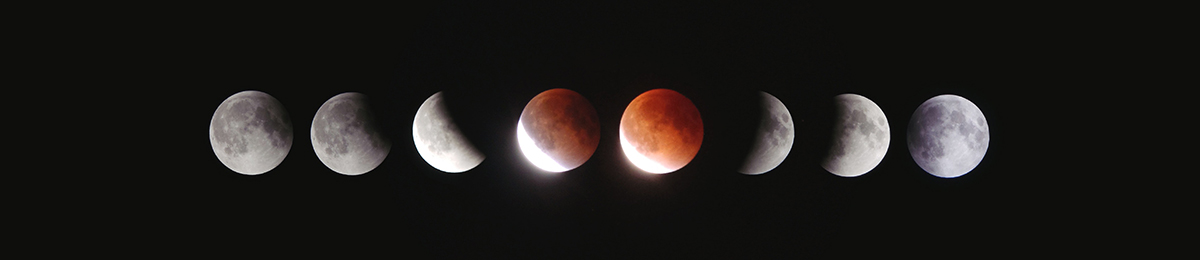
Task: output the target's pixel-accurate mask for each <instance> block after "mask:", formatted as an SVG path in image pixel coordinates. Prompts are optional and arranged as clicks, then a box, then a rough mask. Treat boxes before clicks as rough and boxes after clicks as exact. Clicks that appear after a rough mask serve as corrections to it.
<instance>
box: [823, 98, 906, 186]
mask: <svg viewBox="0 0 1200 260" xmlns="http://www.w3.org/2000/svg"><path fill="white" fill-rule="evenodd" d="M834 100H835V105H836V106H837V115H836V117H837V118H836V119H835V122H834V125H833V136H832V144H831V145H830V147H829V153H828V155H826V157H825V160H824V161H822V162H821V167H822V168H825V170H826V171H829V172H830V173H833V174H834V175H837V176H842V177H858V176H861V175H863V174H866V173H867V172H869V171H871V170H872V169H875V166H878V165H879V162H880V161H883V156H884V155H885V154H887V150H888V143H890V142H891V140H892V135H891V128H890V127H889V126H888V121H887V116H886V115H884V114H883V109H879V105H876V104H875V102H873V101H871V100H870V99H867V98H866V97H863V96H860V95H857V94H841V95H837V96H836V97H834Z"/></svg>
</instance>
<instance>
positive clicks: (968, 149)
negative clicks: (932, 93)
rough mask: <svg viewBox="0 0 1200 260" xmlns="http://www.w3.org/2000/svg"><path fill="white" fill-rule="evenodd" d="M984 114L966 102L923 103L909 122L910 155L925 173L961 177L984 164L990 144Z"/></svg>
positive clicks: (946, 97) (948, 99)
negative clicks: (984, 157)
mask: <svg viewBox="0 0 1200 260" xmlns="http://www.w3.org/2000/svg"><path fill="white" fill-rule="evenodd" d="M989 135H990V134H989V131H988V124H987V119H985V118H984V117H983V111H980V110H979V107H977V106H975V103H971V101H970V100H967V99H966V98H963V97H960V96H956V95H940V96H936V97H933V98H930V99H929V100H926V101H925V103H921V106H920V107H917V111H916V112H913V116H912V120H911V121H909V122H908V151H909V153H910V154H912V157H913V160H914V161H916V162H917V165H919V166H921V169H924V170H925V171H926V172H929V173H930V174H933V175H934V176H938V177H942V178H954V177H958V176H962V175H964V174H967V172H970V171H971V170H973V169H975V166H978V165H979V162H981V161H983V155H984V154H985V153H987V148H988V142H989V141H990V136H989Z"/></svg>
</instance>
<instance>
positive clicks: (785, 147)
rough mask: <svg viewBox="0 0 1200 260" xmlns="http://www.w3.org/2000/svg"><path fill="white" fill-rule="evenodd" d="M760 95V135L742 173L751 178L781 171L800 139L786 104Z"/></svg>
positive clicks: (770, 96) (769, 96)
mask: <svg viewBox="0 0 1200 260" xmlns="http://www.w3.org/2000/svg"><path fill="white" fill-rule="evenodd" d="M758 94H759V98H760V102H759V103H760V108H761V109H762V118H761V119H759V123H758V133H757V134H755V137H754V144H753V148H751V149H750V154H748V155H746V160H745V162H743V163H742V167H741V169H739V170H738V171H739V172H741V173H743V174H749V175H759V174H763V173H765V172H768V171H771V170H772V169H775V167H778V166H779V164H780V163H783V159H784V158H787V155H788V153H790V152H791V151H792V143H793V141H795V138H796V128H795V125H793V124H792V113H791V112H788V109H787V107H786V106H784V105H783V102H781V101H779V99H778V98H775V96H772V95H771V94H768V93H767V92H759V93H758Z"/></svg>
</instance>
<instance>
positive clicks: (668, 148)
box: [620, 88, 704, 174]
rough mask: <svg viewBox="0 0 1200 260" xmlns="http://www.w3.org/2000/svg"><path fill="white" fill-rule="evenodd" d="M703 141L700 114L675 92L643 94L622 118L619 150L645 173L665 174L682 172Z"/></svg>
mask: <svg viewBox="0 0 1200 260" xmlns="http://www.w3.org/2000/svg"><path fill="white" fill-rule="evenodd" d="M703 139H704V123H703V122H702V121H701V119H700V110H698V109H696V105H695V104H693V103H692V101H691V100H690V99H688V98H687V97H684V96H683V94H679V92H675V91H674V90H669V89H661V88H660V89H653V90H650V91H646V92H645V93H642V94H641V95H638V96H637V98H634V99H633V101H632V102H630V103H629V106H628V107H626V108H625V113H623V114H622V115H621V126H620V141H621V150H622V151H624V152H625V157H627V158H629V161H630V162H632V163H633V165H634V166H637V167H638V168H640V169H642V170H643V171H646V172H650V173H657V174H664V173H669V172H674V171H677V170H679V169H681V168H683V166H685V165H687V164H688V163H689V162H691V161H692V159H693V158H695V157H696V153H697V152H699V151H700V144H701V142H702V141H703Z"/></svg>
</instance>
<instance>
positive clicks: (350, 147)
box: [312, 92, 392, 175]
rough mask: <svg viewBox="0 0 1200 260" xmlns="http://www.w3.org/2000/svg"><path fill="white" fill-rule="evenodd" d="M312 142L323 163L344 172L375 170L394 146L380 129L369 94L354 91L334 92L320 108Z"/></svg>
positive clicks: (355, 173)
mask: <svg viewBox="0 0 1200 260" xmlns="http://www.w3.org/2000/svg"><path fill="white" fill-rule="evenodd" d="M312 145H313V150H314V151H316V153H317V158H318V159H321V163H324V164H325V166H326V167H329V169H330V170H333V171H334V172H337V173H341V174H345V175H359V174H363V173H366V172H369V171H371V170H374V169H375V167H378V166H379V164H380V163H383V159H386V158H387V155H388V152H389V151H391V148H392V145H391V142H389V141H388V140H387V138H385V137H384V136H383V133H380V130H379V127H378V125H377V122H375V116H374V113H373V112H372V111H371V108H370V106H369V104H368V103H367V96H366V95H363V94H360V93H354V92H348V93H342V94H338V95H337V96H333V98H330V99H329V100H328V101H325V104H322V105H321V108H319V109H317V114H316V116H314V117H313V123H312Z"/></svg>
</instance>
